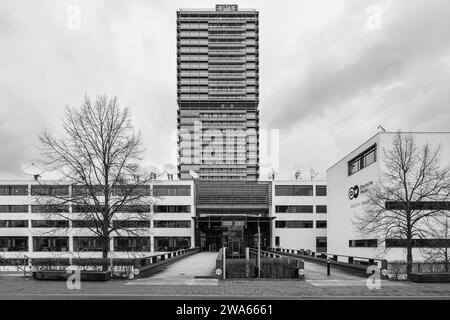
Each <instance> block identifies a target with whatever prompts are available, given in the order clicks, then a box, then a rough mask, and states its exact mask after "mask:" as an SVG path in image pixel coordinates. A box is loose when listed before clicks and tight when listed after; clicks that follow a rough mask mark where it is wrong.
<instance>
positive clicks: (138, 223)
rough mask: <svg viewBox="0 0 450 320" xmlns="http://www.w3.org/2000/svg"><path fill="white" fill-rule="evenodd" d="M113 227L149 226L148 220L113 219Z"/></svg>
mask: <svg viewBox="0 0 450 320" xmlns="http://www.w3.org/2000/svg"><path fill="white" fill-rule="evenodd" d="M113 226H114V228H117V229H125V228H150V221H149V220H116V221H113Z"/></svg>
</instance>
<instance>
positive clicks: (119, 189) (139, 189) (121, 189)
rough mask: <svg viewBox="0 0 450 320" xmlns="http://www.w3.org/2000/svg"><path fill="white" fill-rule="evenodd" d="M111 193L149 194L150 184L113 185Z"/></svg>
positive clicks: (118, 194)
mask: <svg viewBox="0 0 450 320" xmlns="http://www.w3.org/2000/svg"><path fill="white" fill-rule="evenodd" d="M112 191H113V195H116V196H121V197H125V196H134V197H139V196H142V197H144V196H149V195H150V186H136V185H120V186H114V187H113V190H112Z"/></svg>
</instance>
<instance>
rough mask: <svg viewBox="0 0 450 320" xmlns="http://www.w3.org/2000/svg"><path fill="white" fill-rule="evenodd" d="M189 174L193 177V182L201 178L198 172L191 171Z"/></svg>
mask: <svg viewBox="0 0 450 320" xmlns="http://www.w3.org/2000/svg"><path fill="white" fill-rule="evenodd" d="M189 174H190V175H191V177H192V179H193V180H195V179H198V178H199V175H198V173H197V172H195V171H194V170H189Z"/></svg>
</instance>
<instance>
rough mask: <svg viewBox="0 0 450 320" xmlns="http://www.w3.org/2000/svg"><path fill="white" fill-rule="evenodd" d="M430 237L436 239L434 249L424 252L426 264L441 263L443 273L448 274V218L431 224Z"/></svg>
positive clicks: (449, 226) (449, 234)
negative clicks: (426, 257)
mask: <svg viewBox="0 0 450 320" xmlns="http://www.w3.org/2000/svg"><path fill="white" fill-rule="evenodd" d="M430 229H431V232H430V236H432V237H433V238H434V239H436V240H437V241H436V247H435V248H430V249H427V250H425V254H426V255H427V256H428V259H427V262H432V263H433V262H434V263H438V264H440V263H443V264H444V270H445V272H449V265H450V252H449V250H448V249H449V248H448V241H449V239H450V223H449V217H448V216H447V215H446V216H445V217H442V218H440V219H437V221H434V222H433V226H432V228H430Z"/></svg>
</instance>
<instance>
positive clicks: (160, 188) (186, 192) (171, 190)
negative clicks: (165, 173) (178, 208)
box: [153, 185, 191, 197]
mask: <svg viewBox="0 0 450 320" xmlns="http://www.w3.org/2000/svg"><path fill="white" fill-rule="evenodd" d="M153 195H154V196H156V197H158V196H190V195H191V187H190V186H164V185H157V186H153Z"/></svg>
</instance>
